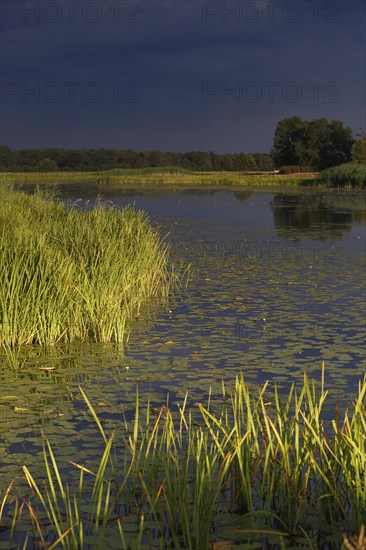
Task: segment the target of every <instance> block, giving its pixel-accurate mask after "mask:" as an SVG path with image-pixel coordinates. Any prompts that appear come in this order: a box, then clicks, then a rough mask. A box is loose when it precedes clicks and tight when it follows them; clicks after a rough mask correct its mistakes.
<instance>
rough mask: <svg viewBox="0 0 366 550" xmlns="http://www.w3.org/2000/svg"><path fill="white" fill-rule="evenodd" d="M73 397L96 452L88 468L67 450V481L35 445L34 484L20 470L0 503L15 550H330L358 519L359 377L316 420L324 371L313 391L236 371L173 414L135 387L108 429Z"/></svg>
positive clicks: (50, 455) (323, 398)
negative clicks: (123, 414)
mask: <svg viewBox="0 0 366 550" xmlns="http://www.w3.org/2000/svg"><path fill="white" fill-rule="evenodd" d="M80 393H81V395H80V399H84V405H85V407H87V408H88V409H89V414H90V419H92V418H93V419H94V421H95V422H96V423H97V426H98V428H99V430H100V434H101V449H100V450H97V449H96V450H95V452H94V455H93V458H94V463H93V465H81V464H78V463H77V459H75V458H74V457H73V456H70V457H69V460H70V462H69V464H70V468H73V469H74V471H75V472H78V474H77V475H78V479H79V480H78V482H76V483H75V484H73V485H69V486H68V485H67V484H66V483H65V481H64V480H63V473H62V472H60V470H59V468H58V465H57V460H56V458H55V455H54V451H53V449H52V448H51V446H50V444H49V443H48V442H47V441H46V440H45V441H44V457H43V459H44V464H45V469H44V474H43V475H42V474H41V478H42V479H43V480H42V479H36V477H34V474H32V472H31V471H29V469H28V468H27V467H26V466H24V468H23V471H24V474H25V477H26V480H27V482H28V484H29V487H30V494H29V495H28V496H26V497H25V496H24V495H23V498H21V497H18V496H16V488H17V486H16V482H15V484H11V485H10V486H9V487H8V490H5V491H3V494H2V496H1V499H0V520H1V521H2V531H3V534H2V537H3V539H6V540H7V541H8V542H9V541H13V542H14V543H16V544H18V547H31V546H32V544H33V543H34V542H35V543H36V545H41V547H42V548H49V549H51V548H52V549H53V548H56V547H57V548H58V547H63V548H75V549H76V548H77V549H82V548H93V549H94V548H123V549H131V548H134V549H137V548H140V547H141V548H142V547H143V548H175V549H180V548H184V549H192V550H195V549H198V548H199V549H202V550H206V549H207V550H208V549H209V548H210V549H212V550H214V549H222V550H223V549H227V550H228V549H234V550H235V549H242V548H253V549H254V548H257V549H259V548H266V549H275V548H276V549H279V548H300V547H301V548H307V549H310V548H312V549H317V548H322V549H324V550H325V549H329V550H330V549H332V550H333V549H337V548H340V547H341V546H342V540H343V539H342V537H343V534H344V533H346V534H347V537H350V536H352V535H355V534H356V533H359V531H360V530H361V528H362V524H363V523H364V522H365V517H366V451H365V437H366V420H365V419H366V416H365V412H366V410H365V398H366V378H364V380H363V381H362V382H360V383H359V390H358V394H357V395H356V396H355V397H354V401H353V404H352V406H351V408H350V410H348V411H346V412H345V413H343V416H342V415H341V414H340V413H339V411H334V416H333V418H331V419H328V420H325V419H324V412H323V411H324V408H325V406H326V402H327V391H326V390H325V387H324V371H323V376H322V383H321V385H320V387H319V388H318V389H316V386H315V383H314V382H311V381H309V380H308V378H307V377H306V376H305V378H304V383H303V386H302V387H299V388H295V387H292V389H291V391H290V393H289V394H288V395H287V396H281V395H280V394H279V393H278V392H277V390H276V388H274V389H270V388H269V387H268V385H267V384H265V385H264V386H263V387H262V388H259V389H257V390H253V389H250V388H249V386H248V385H247V384H246V382H245V380H244V378H243V376H239V377H238V378H237V380H236V384H235V387H234V388H233V390H232V391H231V392H230V391H228V389H227V388H226V387H225V386H224V385H223V392H222V399H220V400H219V401H210V399H208V403H207V404H205V405H203V404H202V403H197V404H196V408H195V409H194V410H190V409H189V407H188V405H187V396H186V398H185V399H184V400H183V401H182V402H181V405H180V406H179V410H178V411H177V412H176V413H173V412H172V411H171V410H169V408H167V407H166V406H163V407H162V408H161V409H159V410H153V411H150V407H149V406H148V405H147V407H144V408H142V407H143V405H144V404H143V403H141V400H139V398H138V394H137V397H136V409H135V410H136V412H135V418H134V419H132V420H131V421H127V420H125V421H124V422H123V421H122V420H121V421H120V422H121V425H119V424H118V422H117V424H116V425H115V429H114V430H113V432H111V433H107V431H106V430H105V429H104V428H103V422H102V420H101V419H99V418H98V416H97V414H96V412H95V410H94V408H93V406H92V404H91V403H90V402H89V400H88V397H87V395H86V394H85V393H84V391H83V390H82V389H81V388H80ZM145 405H146V404H145ZM143 411H144V412H143ZM80 435H81V438H82V439H83V434H82V433H81V434H80ZM85 437H86V438H87V435H86V436H85ZM54 450H55V451H56V452H57V449H54ZM75 456H77V451H76V454H75ZM98 456H99V458H98ZM95 461H96V462H95ZM12 496H14V498H12ZM1 501H2V504H1ZM1 516H2V517H1ZM361 535H362V533H361ZM360 540H361V538H360ZM365 542H366V540H365V539H364V540H363V543H362V541H361V542H360V544H359V545H358V546H357V545H356V544H355V546H351V544H350V543H348V546H347V548H353V547H355V548H359V549H360V550H361V549H363V548H364V544H365ZM27 544H28V546H27ZM22 545H24V546H22ZM344 547H346V546H344Z"/></svg>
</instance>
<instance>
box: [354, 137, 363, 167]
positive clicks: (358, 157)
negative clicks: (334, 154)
mask: <svg viewBox="0 0 366 550" xmlns="http://www.w3.org/2000/svg"><path fill="white" fill-rule="evenodd" d="M352 162H354V163H357V164H366V137H361V138H360V139H358V140H357V141H356V143H355V145H354V147H353V151H352Z"/></svg>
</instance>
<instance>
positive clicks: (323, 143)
mask: <svg viewBox="0 0 366 550" xmlns="http://www.w3.org/2000/svg"><path fill="white" fill-rule="evenodd" d="M353 143H354V140H353V138H352V130H351V128H345V127H344V126H343V122H341V121H340V120H332V121H331V122H328V120H327V119H325V118H320V119H315V120H312V121H305V120H302V119H301V118H300V117H298V116H294V117H292V118H285V119H283V120H281V121H279V122H278V124H277V127H276V131H275V135H274V140H273V149H272V151H271V156H272V159H273V161H274V163H275V165H276V166H277V167H280V166H283V165H286V166H292V165H298V166H312V167H314V168H316V169H321V170H322V169H324V168H328V167H329V166H338V165H339V164H343V163H345V162H349V160H350V159H351V155H352V146H353Z"/></svg>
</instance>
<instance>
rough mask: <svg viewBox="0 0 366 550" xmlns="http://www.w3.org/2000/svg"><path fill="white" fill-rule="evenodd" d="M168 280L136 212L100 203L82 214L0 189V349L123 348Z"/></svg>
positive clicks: (156, 244)
mask: <svg viewBox="0 0 366 550" xmlns="http://www.w3.org/2000/svg"><path fill="white" fill-rule="evenodd" d="M173 279H174V276H173V272H172V269H171V268H170V267H169V264H168V245H167V244H166V243H164V242H163V241H162V239H161V237H160V236H159V234H158V232H157V230H155V229H153V228H152V227H151V225H150V224H149V221H148V219H147V216H146V215H145V214H144V213H143V212H141V211H140V212H136V211H135V210H133V208H131V207H127V208H125V209H123V210H118V209H117V208H115V207H112V206H111V205H108V204H106V203H103V202H102V201H99V202H97V204H96V205H95V207H94V208H92V209H89V210H87V211H82V210H81V209H80V208H78V207H77V204H74V205H65V204H64V203H62V202H61V201H60V202H57V201H55V200H52V199H51V198H49V197H47V196H45V194H44V193H41V192H37V193H35V194H34V195H27V194H25V193H21V192H18V191H14V190H12V189H11V188H10V187H9V186H7V187H6V186H4V185H2V186H1V188H0V285H1V292H0V345H1V346H8V347H15V346H20V345H23V344H41V345H52V344H55V343H57V342H73V341H78V340H79V341H85V340H92V341H97V342H110V341H112V342H124V341H126V340H127V339H128V335H129V332H130V326H131V321H132V320H133V318H134V317H135V316H136V315H138V314H139V312H140V308H141V307H142V306H143V305H144V304H146V303H151V302H160V303H161V302H162V301H163V300H165V299H166V297H167V295H168V293H169V289H170V286H171V284H172V282H173Z"/></svg>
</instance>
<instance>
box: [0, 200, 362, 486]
mask: <svg viewBox="0 0 366 550" xmlns="http://www.w3.org/2000/svg"><path fill="white" fill-rule="evenodd" d="M70 196H71V197H72V198H73V199H78V200H79V205H80V206H81V207H82V208H87V207H91V206H92V204H93V201H94V199H95V197H93V196H90V197H88V198H85V196H81V195H78V194H77V193H76V192H74V193H72V192H71V193H70ZM105 198H106V199H107V200H110V201H112V202H113V203H114V204H116V205H118V206H121V207H122V206H125V205H127V204H134V205H135V207H136V208H137V209H143V210H145V211H147V212H148V214H149V217H150V220H151V222H152V223H153V224H154V225H156V226H158V227H159V229H160V231H161V234H162V235H163V236H164V237H165V239H166V240H167V241H168V242H169V243H171V255H172V258H173V259H174V261H175V262H176V263H177V264H179V263H182V264H183V265H187V264H191V275H190V279H189V284H188V288H187V292H182V293H181V294H179V295H177V296H175V297H173V298H172V301H171V304H170V307H169V310H167V311H161V312H158V313H157V315H156V316H155V317H154V316H153V317H151V318H149V316H146V319H145V320H142V321H139V322H138V324H137V326H136V330H135V332H134V335H133V337H132V339H131V340H130V342H129V345H128V347H127V348H126V349H125V350H121V349H118V347H117V346H114V345H83V346H67V347H60V348H57V349H53V350H52V349H51V350H44V351H40V350H38V349H33V348H32V349H29V350H27V351H26V352H24V354H23V356H22V357H21V358H20V360H21V362H22V364H23V366H22V368H21V369H20V368H18V367H17V366H16V365H14V367H13V368H12V369H9V367H8V366H5V360H4V368H3V369H2V371H1V381H0V384H1V399H0V424H1V426H0V427H1V433H2V437H1V444H0V466H1V474H2V483H3V484H4V485H6V484H7V482H8V480H9V479H10V478H11V477H12V476H13V475H19V476H20V475H21V466H22V465H23V464H27V465H28V467H29V469H30V470H31V471H32V472H37V471H38V469H39V468H40V470H42V467H41V464H40V462H41V461H40V458H41V455H42V447H41V442H40V437H39V436H40V433H41V432H42V433H44V434H45V435H47V437H48V438H49V439H50V441H51V444H53V445H54V447H55V454H56V456H57V458H58V460H59V461H60V467H61V468H62V467H63V466H64V467H65V469H67V470H68V471H69V469H70V468H69V466H68V463H67V460H68V459H71V460H74V461H76V462H79V463H81V464H84V465H86V466H87V467H88V465H90V464H93V462H95V461H98V460H99V459H100V455H101V449H102V448H103V440H102V438H101V436H100V434H99V433H98V429H97V428H96V426H95V423H94V421H93V420H92V418H91V416H90V414H89V413H88V412H87V408H86V406H85V403H84V402H83V400H82V397H81V395H80V391H79V387H78V386H79V384H80V385H81V386H82V387H83V389H84V390H85V391H86V393H87V395H88V396H89V398H90V400H91V402H92V403H93V404H94V405H95V408H96V411H97V412H98V414H99V415H100V417H101V418H102V420H103V422H104V425H105V429H106V430H108V429H112V427H116V429H117V431H118V430H120V431H121V432H123V417H124V414H127V416H128V415H131V414H133V411H134V403H135V392H136V385H138V389H139V393H140V394H142V395H143V396H145V394H147V395H149V396H150V398H151V401H152V403H153V405H154V406H159V405H161V404H163V403H165V402H166V400H167V396H169V397H168V399H169V403H170V404H171V406H173V407H174V406H175V404H176V403H177V402H181V401H182V400H183V397H184V394H185V392H186V391H189V399H190V402H191V403H192V404H194V402H195V401H197V400H206V399H207V396H208V393H209V389H210V388H212V394H213V395H214V396H220V388H221V381H222V380H224V381H226V382H227V383H228V385H230V384H232V383H233V382H234V380H235V376H236V375H237V374H238V373H239V372H240V371H242V372H244V374H245V378H246V380H247V381H248V382H250V383H251V384H253V385H255V384H262V383H263V382H264V381H266V380H268V379H269V380H272V381H276V382H277V383H278V384H279V385H280V386H281V387H283V388H284V389H285V388H287V387H289V385H290V384H292V383H293V382H297V383H299V384H301V381H302V379H303V376H304V373H308V374H310V375H311V376H312V377H314V378H315V379H317V380H319V379H320V376H321V368H322V362H323V361H324V363H325V380H326V385H327V387H328V388H329V390H330V396H329V414H330V413H332V411H334V408H335V406H336V403H337V402H340V403H341V404H342V405H346V404H347V403H350V401H351V400H352V396H353V395H354V394H355V392H356V391H357V385H358V382H359V381H360V380H361V379H362V377H363V375H364V373H365V370H366V368H365V364H366V362H365V341H366V338H365V336H366V330H365V317H366V315H365V314H366V309H365V294H366V293H365V290H366V285H365V278H364V275H365V243H366V239H365V227H366V206H365V195H361V194H359V195H352V194H351V193H338V192H326V193H324V192H323V193H319V192H306V193H303V192H302V193H299V192H298V191H297V192H296V193H293V194H289V193H287V194H285V193H274V192H271V193H268V192H258V191H247V190H244V191H242V190H241V191H226V190H223V191H210V192H197V191H194V190H193V191H184V192H172V193H166V194H159V193H155V194H151V195H142V194H138V193H137V192H131V193H130V194H128V193H126V192H124V193H122V192H120V193H114V194H113V195H112V194H111V195H106V197H105ZM116 261H117V259H116ZM143 399H144V400H145V402H146V399H145V397H143ZM63 460H64V462H63ZM70 475H71V474H70Z"/></svg>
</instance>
